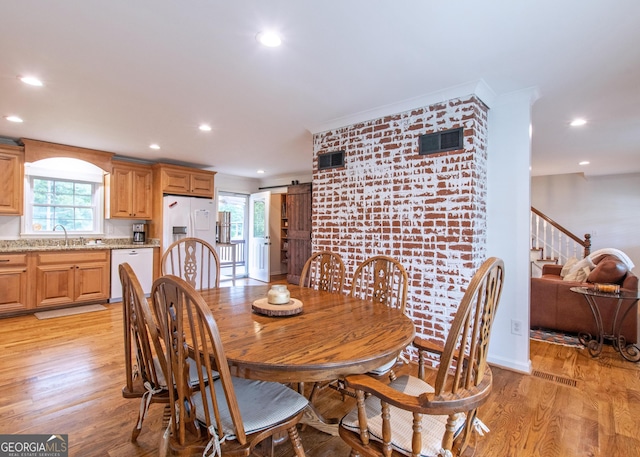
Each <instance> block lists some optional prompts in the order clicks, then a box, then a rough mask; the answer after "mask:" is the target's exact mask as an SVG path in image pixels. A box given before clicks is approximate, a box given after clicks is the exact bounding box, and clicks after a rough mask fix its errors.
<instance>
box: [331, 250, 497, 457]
mask: <svg viewBox="0 0 640 457" xmlns="http://www.w3.org/2000/svg"><path fill="white" fill-rule="evenodd" d="M503 281H504V264H503V262H502V260H500V259H498V258H495V257H492V258H490V259H488V260H486V261H485V262H484V263H483V264H482V266H481V267H480V268H479V269H478V271H477V272H476V274H475V275H474V276H473V278H472V279H471V282H470V283H469V286H468V288H467V290H466V292H465V294H464V296H463V298H462V301H461V303H460V306H459V307H458V310H457V312H456V315H455V317H454V319H453V322H452V324H451V328H450V330H449V334H448V336H447V340H446V343H445V345H444V347H439V348H438V347H437V346H436V345H434V344H432V343H429V342H426V341H424V340H422V339H419V338H416V340H415V342H414V344H415V346H416V347H417V348H418V350H419V351H420V354H421V355H420V364H419V370H418V376H417V377H415V376H410V375H405V376H401V377H399V378H398V379H396V380H395V381H393V382H391V383H390V384H387V383H384V382H381V381H380V380H377V379H375V378H372V377H370V376H366V375H354V376H347V378H346V380H345V382H346V383H347V385H348V386H349V387H352V388H354V389H355V390H356V403H357V406H356V408H354V409H353V410H352V411H351V412H350V413H348V414H347V415H346V416H345V417H343V418H342V421H341V422H340V426H339V434H340V437H341V438H342V439H343V441H344V442H345V443H347V444H348V445H349V446H351V448H352V453H351V455H362V456H376V457H377V456H381V455H384V456H388V457H389V456H402V455H410V456H440V457H450V456H453V455H456V456H459V455H461V454H462V453H463V452H464V450H465V449H466V447H467V445H468V444H469V439H470V437H471V434H472V432H473V431H474V430H475V431H478V428H482V427H484V424H482V423H481V422H480V421H479V419H478V418H477V409H478V407H479V406H481V405H482V404H484V403H485V402H486V401H487V399H488V397H489V394H490V392H491V386H492V375H491V368H490V367H489V365H488V364H487V351H488V347H489V337H490V335H491V327H492V325H493V321H494V319H495V314H496V310H497V307H498V302H499V301H500V295H501V292H502V285H503ZM425 351H429V352H435V353H437V354H439V355H440V361H439V366H438V368H437V370H435V372H433V371H434V370H431V369H429V370H428V369H427V367H426V366H425V365H426V364H425V360H426V357H425V356H424V354H423V353H424V352H425ZM427 371H432V372H433V373H432V374H433V375H435V376H431V377H429V379H432V380H433V383H432V384H430V383H428V382H427V376H426V374H427ZM484 430H485V431H486V428H484Z"/></svg>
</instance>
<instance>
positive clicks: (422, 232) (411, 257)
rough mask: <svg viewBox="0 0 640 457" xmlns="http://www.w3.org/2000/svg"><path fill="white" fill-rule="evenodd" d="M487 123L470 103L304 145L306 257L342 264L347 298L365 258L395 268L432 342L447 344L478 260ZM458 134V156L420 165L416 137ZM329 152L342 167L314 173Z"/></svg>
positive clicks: (397, 117)
mask: <svg viewBox="0 0 640 457" xmlns="http://www.w3.org/2000/svg"><path fill="white" fill-rule="evenodd" d="M487 113H488V108H487V107H486V106H485V105H484V104H483V103H482V102H481V101H480V100H479V99H478V98H476V97H475V96H469V97H468V98H464V99H463V98H459V99H454V100H448V101H445V102H442V103H438V104H435V105H431V106H425V107H419V108H415V109H412V110H410V111H406V112H403V113H399V114H394V115H389V116H385V117H383V118H379V119H373V120H371V121H367V122H362V123H358V124H354V125H348V126H344V127H341V128H338V129H335V130H330V131H326V132H322V133H318V134H316V135H314V138H313V145H314V148H313V149H314V150H313V153H314V157H313V160H314V167H313V221H312V233H313V251H314V252H315V251H318V250H323V249H328V250H332V251H335V252H338V253H339V254H340V255H341V256H342V258H343V260H344V262H345V266H346V284H345V290H346V291H348V290H349V287H350V285H351V281H350V278H351V275H352V274H353V272H354V270H355V268H356V266H357V265H358V264H359V263H360V262H362V261H363V260H364V259H365V258H367V257H370V256H373V255H389V256H391V257H394V258H396V259H398V260H399V261H400V262H402V264H403V265H404V267H405V268H406V269H407V273H408V275H409V292H408V300H407V314H408V315H409V316H410V317H411V318H412V319H413V321H414V323H415V325H416V333H417V334H418V335H421V336H424V337H428V338H429V339H432V340H437V341H444V339H445V338H446V335H447V333H448V326H449V323H450V321H451V317H452V315H453V314H454V313H455V311H456V309H457V305H458V303H459V302H460V299H461V298H462V295H463V294H464V291H465V289H466V286H467V284H468V283H469V281H470V279H471V277H472V276H473V274H474V273H475V271H476V269H477V268H478V267H479V266H480V264H481V263H482V261H484V259H485V257H486V252H485V251H486V248H485V246H486V226H487V224H486V202H487ZM459 127H463V129H464V130H463V132H464V149H461V150H455V151H448V152H443V153H438V154H434V155H427V156H421V155H419V153H418V152H419V145H418V137H419V136H420V135H423V134H426V133H434V132H438V131H442V130H448V129H453V128H459ZM338 150H344V151H345V163H344V167H342V168H338V169H331V170H322V171H319V170H318V154H321V153H325V152H332V151H338ZM355 325H357V324H355ZM409 355H410V356H411V357H415V354H412V353H410V354H409Z"/></svg>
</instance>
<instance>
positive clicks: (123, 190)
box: [105, 160, 152, 220]
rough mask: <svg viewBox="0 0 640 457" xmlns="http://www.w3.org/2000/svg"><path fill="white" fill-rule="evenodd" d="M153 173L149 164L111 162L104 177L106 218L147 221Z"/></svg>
mask: <svg viewBox="0 0 640 457" xmlns="http://www.w3.org/2000/svg"><path fill="white" fill-rule="evenodd" d="M151 186H152V170H151V166H149V165H142V164H135V163H129V162H118V161H115V160H114V161H113V167H112V169H111V173H110V174H107V175H106V176H105V216H106V217H107V218H114V219H143V220H150V219H151V216H152V211H151V208H152V198H151V197H152V194H151Z"/></svg>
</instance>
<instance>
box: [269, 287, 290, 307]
mask: <svg viewBox="0 0 640 457" xmlns="http://www.w3.org/2000/svg"><path fill="white" fill-rule="evenodd" d="M290 299H291V292H289V290H288V289H287V286H286V285H284V284H276V285H273V286H271V289H270V290H269V292H267V302H268V303H269V304H271V305H286V304H288V303H289V301H290Z"/></svg>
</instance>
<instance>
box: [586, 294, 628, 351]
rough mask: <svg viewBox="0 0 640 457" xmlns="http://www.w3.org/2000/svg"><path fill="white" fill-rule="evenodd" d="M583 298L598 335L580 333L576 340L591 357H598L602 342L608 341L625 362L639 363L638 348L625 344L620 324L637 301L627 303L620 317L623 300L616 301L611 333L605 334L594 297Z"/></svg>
mask: <svg viewBox="0 0 640 457" xmlns="http://www.w3.org/2000/svg"><path fill="white" fill-rule="evenodd" d="M584 298H585V299H586V300H587V303H589V308H590V309H591V312H592V314H593V318H594V319H595V321H596V327H597V332H598V333H597V335H594V336H591V334H590V333H586V332H580V333H579V334H578V338H579V339H580V342H581V343H582V344H584V345H585V346H586V347H587V349H588V350H589V354H590V355H591V357H598V356H599V355H600V354H601V353H602V346H603V344H604V340H610V341H611V342H612V344H613V347H614V349H615V350H616V351H618V352H619V353H620V355H622V357H624V358H625V359H626V360H629V361H630V362H638V361H640V346H639V345H638V344H637V343H636V344H627V342H626V339H625V337H624V336H623V335H622V323H623V322H624V319H625V318H626V316H627V314H629V311H631V310H632V309H634V308H635V307H634V305H635V304H636V303H637V301H638V300H631V301H630V302H629V306H628V307H627V308H626V309H625V311H624V313H622V317H620V311H621V308H622V303H623V301H624V300H623V299H622V298H620V299H618V303H617V304H616V311H615V314H614V317H613V322H612V324H611V333H610V334H605V332H604V324H603V322H602V315H601V314H600V309H599V308H598V306H597V304H596V299H595V297H594V296H591V295H584Z"/></svg>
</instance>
